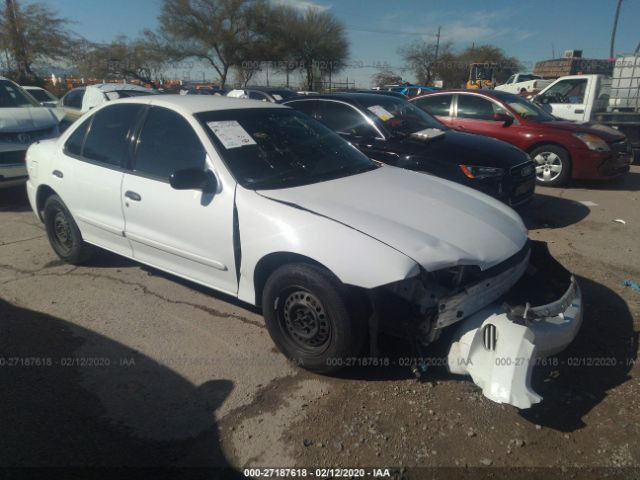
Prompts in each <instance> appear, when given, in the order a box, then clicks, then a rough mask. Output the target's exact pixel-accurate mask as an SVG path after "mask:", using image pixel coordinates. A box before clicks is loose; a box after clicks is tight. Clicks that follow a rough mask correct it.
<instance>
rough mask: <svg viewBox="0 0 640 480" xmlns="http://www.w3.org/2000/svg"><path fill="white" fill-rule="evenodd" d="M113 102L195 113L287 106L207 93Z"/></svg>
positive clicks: (148, 97) (150, 96)
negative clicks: (140, 104)
mask: <svg viewBox="0 0 640 480" xmlns="http://www.w3.org/2000/svg"><path fill="white" fill-rule="evenodd" d="M110 103H111V104H115V103H142V104H145V105H156V106H158V107H166V108H171V109H174V110H181V111H182V112H184V113H188V114H195V113H200V112H211V111H215V110H241V109H254V108H287V107H285V106H283V105H278V104H275V103H266V102H259V101H256V100H245V99H242V98H233V97H217V96H209V95H174V94H167V95H145V96H142V97H130V98H122V99H119V100H115V101H113V102H110Z"/></svg>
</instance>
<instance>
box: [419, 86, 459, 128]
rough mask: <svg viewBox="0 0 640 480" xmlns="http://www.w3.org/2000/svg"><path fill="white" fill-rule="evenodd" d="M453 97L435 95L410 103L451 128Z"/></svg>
mask: <svg viewBox="0 0 640 480" xmlns="http://www.w3.org/2000/svg"><path fill="white" fill-rule="evenodd" d="M452 100H453V95H450V94H442V95H440V94H437V95H426V96H424V97H418V98H416V99H415V100H413V101H412V102H411V103H413V104H414V105H416V106H417V107H419V108H421V109H422V110H424V111H425V112H427V113H430V114H431V115H433V116H434V117H436V118H437V119H438V120H440V121H441V122H442V123H444V124H445V125H446V126H447V127H453V105H452V103H453V102H452Z"/></svg>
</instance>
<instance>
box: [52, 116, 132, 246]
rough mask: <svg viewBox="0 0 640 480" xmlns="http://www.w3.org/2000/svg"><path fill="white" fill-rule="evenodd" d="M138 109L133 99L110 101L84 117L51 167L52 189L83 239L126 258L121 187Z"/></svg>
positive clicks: (126, 242)
mask: <svg viewBox="0 0 640 480" xmlns="http://www.w3.org/2000/svg"><path fill="white" fill-rule="evenodd" d="M142 109H143V106H142V105H138V104H120V105H109V106H107V107H105V108H103V109H101V110H99V111H98V112H96V113H95V115H92V116H91V117H89V118H86V119H83V120H82V123H81V124H80V125H79V126H78V128H77V129H75V130H74V132H73V133H72V134H71V135H70V136H69V138H68V139H67V142H66V143H65V147H64V153H63V156H64V159H63V161H62V162H60V163H59V164H58V165H57V167H58V168H57V169H56V170H55V171H54V172H53V175H54V177H53V178H54V182H55V183H54V188H56V191H58V192H59V193H60V195H61V196H62V200H63V201H64V202H65V203H66V204H67V207H68V208H69V209H70V210H71V213H72V214H73V217H74V218H75V220H76V222H77V223H78V226H79V228H80V230H81V232H82V236H83V237H84V239H85V240H86V241H88V242H90V243H93V244H96V245H99V246H101V247H103V248H106V249H107V250H111V251H113V252H116V253H119V254H122V255H126V256H129V257H130V256H131V253H132V252H131V247H130V245H129V242H128V241H127V239H126V238H125V236H124V216H123V213H122V202H121V195H120V189H121V187H122V179H123V176H124V173H123V172H124V169H125V168H126V165H127V163H128V159H129V151H130V145H131V142H130V138H131V134H132V132H133V130H134V128H135V123H136V121H137V119H138V115H139V114H140V113H141V111H142Z"/></svg>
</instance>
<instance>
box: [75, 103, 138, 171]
mask: <svg viewBox="0 0 640 480" xmlns="http://www.w3.org/2000/svg"><path fill="white" fill-rule="evenodd" d="M142 108H143V105H136V104H124V105H113V106H108V107H106V108H103V109H102V110H100V111H98V112H97V113H96V114H95V115H94V116H93V121H92V122H91V128H90V129H89V134H88V135H87V139H86V140H85V142H84V148H83V150H82V156H83V157H84V158H87V159H89V160H94V161H96V162H102V163H106V164H108V165H113V166H117V167H124V166H125V165H126V158H127V149H128V146H129V142H128V134H129V132H130V130H131V128H132V126H133V123H134V121H135V119H136V117H137V115H138V113H139V112H140V110H141V109H142Z"/></svg>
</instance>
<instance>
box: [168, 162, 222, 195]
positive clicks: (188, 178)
mask: <svg viewBox="0 0 640 480" xmlns="http://www.w3.org/2000/svg"><path fill="white" fill-rule="evenodd" d="M169 185H171V188H173V189H174V190H202V191H203V192H209V193H211V192H215V191H216V189H217V188H218V181H217V180H216V177H215V175H214V174H213V172H211V170H201V169H199V168H185V169H184V170H177V171H175V172H173V173H172V174H171V176H169Z"/></svg>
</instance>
